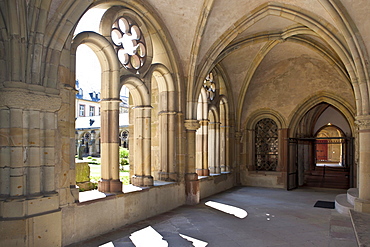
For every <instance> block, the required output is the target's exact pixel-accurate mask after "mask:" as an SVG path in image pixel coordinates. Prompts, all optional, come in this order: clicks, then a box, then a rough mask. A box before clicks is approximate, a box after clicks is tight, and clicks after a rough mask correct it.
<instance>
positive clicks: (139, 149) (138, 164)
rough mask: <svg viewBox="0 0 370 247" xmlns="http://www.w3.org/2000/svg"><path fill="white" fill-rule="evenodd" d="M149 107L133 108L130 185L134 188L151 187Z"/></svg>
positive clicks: (150, 108)
mask: <svg viewBox="0 0 370 247" xmlns="http://www.w3.org/2000/svg"><path fill="white" fill-rule="evenodd" d="M151 110H152V107H151V106H138V107H135V108H134V114H135V125H134V135H135V136H134V142H135V144H134V145H135V148H134V160H135V165H134V176H133V177H132V178H131V183H132V184H133V185H135V186H140V187H143V186H153V177H152V176H151V171H152V170H151V163H150V162H151V132H150V131H151V126H150V125H151Z"/></svg>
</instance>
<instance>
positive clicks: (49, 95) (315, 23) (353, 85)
mask: <svg viewBox="0 0 370 247" xmlns="http://www.w3.org/2000/svg"><path fill="white" fill-rule="evenodd" d="M369 13H370V4H369V2H368V0H356V1H355V0H275V1H268V0H253V1H250V0H228V1H221V0H187V1H182V0H173V1H170V0H79V1H75V0H0V245H1V246H67V245H71V244H75V243H78V242H81V241H85V240H88V239H91V238H93V237H96V236H99V235H101V234H104V233H107V232H109V231H112V230H114V229H118V228H120V227H122V226H126V225H131V224H135V223H136V222H138V221H141V220H145V219H148V218H150V217H153V216H156V215H159V214H162V213H165V212H168V211H170V210H173V209H175V208H178V207H180V206H183V205H189V206H194V207H195V206H196V205H198V204H199V202H200V201H201V200H202V199H204V198H207V197H209V196H213V195H216V194H218V193H220V192H224V191H227V190H229V189H232V188H236V187H253V188H255V187H261V188H266V189H279V190H281V191H282V190H284V191H288V193H289V192H292V193H293V191H294V190H296V189H299V188H308V187H309V188H328V189H342V190H346V191H348V192H347V194H348V195H345V196H344V197H345V199H344V200H345V201H346V200H347V198H350V199H349V204H350V205H349V206H347V204H348V203H347V202H343V203H342V202H341V201H340V200H341V199H340V198H343V196H341V197H340V198H339V197H338V198H339V199H336V202H335V204H336V208H337V210H338V211H340V212H341V213H344V214H349V215H351V214H364V215H365V216H366V215H368V214H370V97H369V94H370V91H369V87H370V73H369V72H370V65H369V54H368V50H369V49H370V29H369V28H368V27H369V26H370V17H369V16H368V14H369ZM87 16H90V17H89V18H87ZM82 46H84V47H87V48H88V49H89V50H90V51H91V52H92V53H93V54H94V56H95V58H96V59H97V61H98V62H99V69H95V68H92V67H90V70H88V71H87V72H85V74H90V73H91V74H93V73H95V72H97V74H98V76H95V77H97V79H98V81H99V88H100V92H99V103H97V102H96V104H97V106H96V107H98V105H99V115H100V117H99V123H100V129H99V135H96V138H97V140H96V143H97V145H99V146H98V148H97V149H98V150H99V152H100V153H99V158H100V159H101V164H100V172H101V178H100V179H99V181H98V184H97V189H96V190H95V192H96V193H97V194H98V195H103V196H100V197H94V195H93V196H92V198H89V199H87V200H86V199H84V200H83V199H82V198H85V196H86V192H84V191H81V190H79V186H78V185H77V183H76V174H77V163H78V161H77V160H76V153H77V151H76V133H77V132H76V112H77V113H78V111H79V110H81V108H78V106H76V95H77V94H79V91H78V89H76V80H77V79H79V78H77V76H76V74H77V72H78V71H77V70H78V66H77V64H78V61H79V59H80V58H81V55H80V54H79V53H78V52H77V50H78V49H79V47H80V48H81V47H82ZM123 87H125V88H127V90H128V96H127V97H128V98H127V102H125V104H128V110H127V112H126V113H127V115H128V120H127V123H128V124H127V128H126V129H125V131H126V132H125V133H126V134H125V138H126V139H125V145H126V143H129V144H130V145H129V151H130V156H129V158H128V160H129V161H128V163H129V169H128V173H129V181H128V185H124V184H123V181H122V179H120V151H119V150H120V149H119V148H120V145H121V142H122V140H121V139H120V135H121V134H120V128H119V119H120V116H119V115H120V111H122V110H121V107H120V106H122V97H121V95H120V91H121V89H122V88H123ZM96 95H97V94H96ZM90 125H91V123H90ZM94 133H95V132H94ZM94 133H93V134H94ZM127 133H129V134H127ZM91 215H94V217H91ZM367 223H368V224H369V222H367ZM91 226H94V227H91Z"/></svg>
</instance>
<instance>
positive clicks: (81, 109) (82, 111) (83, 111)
mask: <svg viewBox="0 0 370 247" xmlns="http://www.w3.org/2000/svg"><path fill="white" fill-rule="evenodd" d="M79 115H80V117H84V116H85V105H80V114H79Z"/></svg>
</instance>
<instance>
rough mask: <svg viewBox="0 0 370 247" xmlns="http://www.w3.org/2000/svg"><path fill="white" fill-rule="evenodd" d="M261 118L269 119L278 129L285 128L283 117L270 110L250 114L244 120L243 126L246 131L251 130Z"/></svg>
mask: <svg viewBox="0 0 370 247" xmlns="http://www.w3.org/2000/svg"><path fill="white" fill-rule="evenodd" d="M263 118H271V119H272V120H274V121H275V123H276V124H277V126H278V128H279V129H284V128H287V124H286V120H285V119H284V117H283V116H282V115H281V114H280V113H278V112H277V111H274V110H272V109H260V110H257V111H255V112H254V113H252V114H251V115H250V116H249V117H248V119H247V120H246V122H245V124H244V126H245V128H246V129H253V128H254V126H255V125H256V123H257V122H258V121H260V120H261V119H263Z"/></svg>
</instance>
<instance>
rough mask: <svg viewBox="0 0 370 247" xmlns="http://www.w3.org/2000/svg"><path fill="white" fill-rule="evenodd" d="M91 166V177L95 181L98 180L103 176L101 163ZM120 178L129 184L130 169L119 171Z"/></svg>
mask: <svg viewBox="0 0 370 247" xmlns="http://www.w3.org/2000/svg"><path fill="white" fill-rule="evenodd" d="M89 166H90V179H91V180H92V181H94V182H98V181H99V179H100V178H101V170H100V165H95V164H89ZM119 175H120V179H121V181H122V183H123V184H125V185H127V184H129V183H130V173H129V172H128V171H124V172H123V171H120V172H119Z"/></svg>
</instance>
